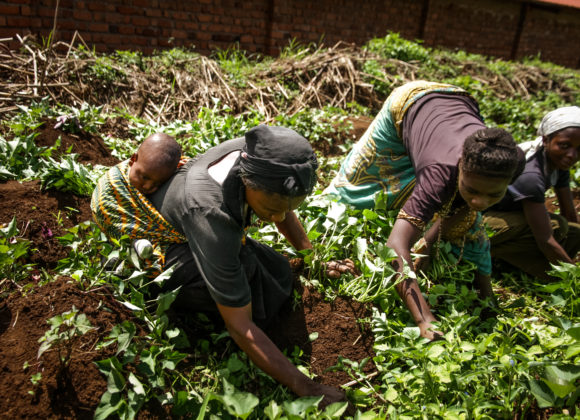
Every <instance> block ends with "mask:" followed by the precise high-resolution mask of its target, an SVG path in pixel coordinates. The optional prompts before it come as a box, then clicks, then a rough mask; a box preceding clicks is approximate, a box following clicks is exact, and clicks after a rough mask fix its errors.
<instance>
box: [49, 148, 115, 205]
mask: <svg viewBox="0 0 580 420" xmlns="http://www.w3.org/2000/svg"><path fill="white" fill-rule="evenodd" d="M47 162H48V163H47V165H46V166H45V167H44V168H42V169H41V170H40V173H39V175H38V177H39V179H40V180H41V182H42V186H43V188H46V189H49V188H54V189H56V190H60V191H69V192H72V193H73V194H76V195H78V196H81V197H82V196H90V195H91V194H92V192H93V190H94V188H95V185H96V183H97V180H98V178H99V177H100V176H101V175H102V173H103V172H104V168H103V169H102V170H101V172H99V171H94V170H93V171H90V170H89V169H88V168H87V167H86V166H84V165H82V164H80V163H78V162H77V161H76V155H75V154H74V153H73V154H68V155H64V156H63V157H62V158H61V161H60V162H57V161H56V160H54V159H52V158H48V160H47Z"/></svg>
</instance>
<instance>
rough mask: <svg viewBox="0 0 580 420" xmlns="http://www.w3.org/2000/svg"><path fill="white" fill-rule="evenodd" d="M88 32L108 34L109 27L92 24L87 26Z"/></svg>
mask: <svg viewBox="0 0 580 420" xmlns="http://www.w3.org/2000/svg"><path fill="white" fill-rule="evenodd" d="M88 30H89V31H91V32H109V25H108V24H107V23H99V22H94V23H90V24H89V27H88Z"/></svg>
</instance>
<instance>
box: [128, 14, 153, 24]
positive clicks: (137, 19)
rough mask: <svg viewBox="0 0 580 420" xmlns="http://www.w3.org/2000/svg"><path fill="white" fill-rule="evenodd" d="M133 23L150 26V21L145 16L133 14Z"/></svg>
mask: <svg viewBox="0 0 580 420" xmlns="http://www.w3.org/2000/svg"><path fill="white" fill-rule="evenodd" d="M131 23H132V24H133V25H136V26H149V25H150V21H149V19H147V17H145V16H133V17H132V18H131Z"/></svg>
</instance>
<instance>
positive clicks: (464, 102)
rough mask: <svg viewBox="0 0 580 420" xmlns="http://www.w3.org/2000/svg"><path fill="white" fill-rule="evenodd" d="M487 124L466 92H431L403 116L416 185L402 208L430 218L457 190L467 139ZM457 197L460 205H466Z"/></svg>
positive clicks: (405, 136)
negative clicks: (459, 165) (452, 93)
mask: <svg viewBox="0 0 580 420" xmlns="http://www.w3.org/2000/svg"><path fill="white" fill-rule="evenodd" d="M483 128H486V126H485V124H484V123H483V120H482V118H481V116H480V115H479V108H478V106H477V102H475V101H474V100H473V99H472V98H470V97H468V96H464V95H450V94H441V93H430V94H427V95H425V96H424V97H423V98H421V99H419V100H418V101H417V102H415V103H414V104H413V105H412V106H411V108H409V110H408V111H407V113H406V114H405V117H404V118H403V132H402V136H403V143H404V144H405V148H406V149H407V151H408V154H409V158H410V159H411V162H412V164H413V167H414V168H415V174H416V185H415V188H414V190H413V193H412V194H411V196H410V197H409V199H408V200H407V201H406V202H405V204H404V206H403V210H404V211H405V212H406V213H407V214H409V215H411V216H414V217H418V218H419V219H421V220H423V221H425V222H429V221H430V220H431V219H432V218H433V215H434V214H435V213H436V212H437V211H439V210H440V209H441V207H442V206H443V204H445V203H446V202H448V201H449V200H450V199H451V197H452V196H453V194H454V193H455V191H456V187H457V177H458V174H459V169H458V162H459V158H460V157H461V153H462V150H463V143H464V142H465V139H466V138H467V137H468V136H470V135H471V134H473V133H474V132H475V131H477V130H480V129H483ZM463 204H464V202H463V201H462V200H456V204H454V207H455V205H457V206H461V205H463Z"/></svg>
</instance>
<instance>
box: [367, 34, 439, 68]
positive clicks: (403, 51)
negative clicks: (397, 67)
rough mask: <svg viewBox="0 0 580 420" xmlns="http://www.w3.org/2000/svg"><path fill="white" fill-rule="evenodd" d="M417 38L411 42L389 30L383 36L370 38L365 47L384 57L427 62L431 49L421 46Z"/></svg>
mask: <svg viewBox="0 0 580 420" xmlns="http://www.w3.org/2000/svg"><path fill="white" fill-rule="evenodd" d="M420 42H421V41H419V40H417V41H415V42H413V41H409V40H406V39H404V38H402V37H401V36H400V35H399V34H398V33H395V32H389V34H388V35H387V36H385V37H384V38H374V39H371V40H370V41H369V42H368V43H367V44H366V45H365V49H366V50H368V51H371V52H374V53H377V54H379V55H380V56H381V57H384V58H396V59H398V60H401V61H419V62H428V61H429V60H430V59H431V49H429V48H425V47H422V46H421V45H420Z"/></svg>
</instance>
